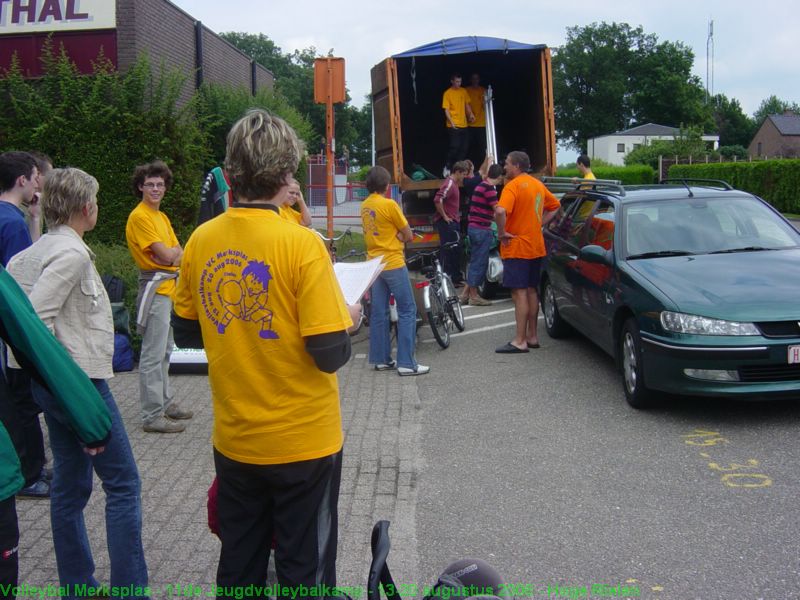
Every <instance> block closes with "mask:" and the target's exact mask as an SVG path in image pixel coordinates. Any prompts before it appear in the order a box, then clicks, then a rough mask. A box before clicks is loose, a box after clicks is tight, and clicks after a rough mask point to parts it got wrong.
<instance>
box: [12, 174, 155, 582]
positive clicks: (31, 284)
mask: <svg viewBox="0 0 800 600" xmlns="http://www.w3.org/2000/svg"><path fill="white" fill-rule="evenodd" d="M97 192H98V184H97V180H96V179H95V178H94V177H92V176H91V175H89V174H87V173H85V172H83V171H81V170H79V169H54V170H53V171H51V172H50V174H49V175H48V176H47V178H46V179H45V182H44V188H43V191H42V200H41V202H42V210H43V213H44V218H45V222H46V223H47V226H48V231H47V233H46V234H45V235H43V236H42V237H41V238H39V240H38V241H36V242H35V243H34V244H33V245H32V246H31V247H30V248H28V249H26V250H23V251H22V252H20V253H19V254H17V255H16V256H15V257H14V258H13V259H12V260H11V262H10V263H9V265H8V271H9V273H10V274H11V275H12V276H13V277H14V278H15V279H16V280H17V282H18V283H19V284H20V286H21V287H22V289H23V290H25V292H26V293H27V294H28V296H29V297H30V300H31V304H32V305H33V307H34V309H35V310H36V313H37V314H38V315H39V317H40V318H41V319H42V321H44V323H45V325H47V327H48V328H49V329H50V330H51V331H52V332H53V333H54V334H55V336H56V338H57V339H58V340H59V342H61V344H62V345H63V346H64V347H65V348H66V349H67V351H68V352H69V354H70V355H71V356H72V358H73V359H74V360H75V362H76V363H77V364H78V365H79V366H80V367H81V368H82V369H83V370H84V371H85V372H86V374H87V375H88V376H89V378H90V379H91V380H92V383H93V384H94V386H95V387H96V388H97V391H98V392H99V393H100V396H101V397H102V398H103V400H104V401H105V403H106V406H107V408H108V410H109V412H110V414H111V421H112V424H111V435H110V438H109V440H108V442H107V443H106V444H105V449H104V450H102V451H100V452H98V451H96V450H91V451H87V450H86V449H84V448H83V446H82V443H81V441H80V439H79V438H78V436H77V435H76V434H75V432H74V427H73V426H72V424H71V422H70V421H69V420H68V419H67V418H66V417H65V415H64V413H63V411H62V410H61V409H60V408H59V406H58V404H57V402H56V401H55V400H54V398H53V396H52V395H51V393H50V391H49V390H48V389H47V388H45V387H43V386H42V385H40V384H39V383H37V382H36V381H34V382H33V384H32V392H33V396H34V398H35V399H36V401H37V403H38V404H39V405H40V406H41V407H42V408H43V409H44V414H45V420H46V421H47V428H48V430H49V435H50V448H51V450H52V452H53V464H54V472H53V482H52V487H51V495H50V517H51V525H52V529H53V545H54V546H55V553H56V564H57V566H58V574H59V580H60V582H61V586H63V587H66V589H67V590H73V591H74V590H77V589H78V588H77V586H78V585H81V584H83V585H88V586H91V587H97V586H98V585H99V584H98V582H97V580H96V579H95V577H94V560H93V558H92V551H91V548H90V547H89V539H88V536H87V533H86V526H85V523H84V519H83V509H84V507H85V506H86V504H87V502H88V501H89V497H90V495H91V493H92V472H93V471H94V472H95V473H97V475H98V477H99V478H100V481H101V482H102V484H103V490H104V491H105V494H106V535H107V538H108V553H109V558H110V562H111V582H110V584H111V586H112V587H116V586H120V587H119V588H118V589H123V587H121V586H126V588H127V589H130V590H131V593H132V595H133V596H134V597H146V596H147V593H146V590H145V588H146V587H147V565H146V563H145V559H144V550H143V548H142V509H141V499H140V487H141V486H140V481H139V474H138V472H137V469H136V463H135V461H134V458H133V453H132V451H131V447H130V443H129V442H128V435H127V433H126V431H125V427H124V425H123V422H122V418H121V417H120V414H119V410H118V408H117V405H116V402H115V401H114V397H113V396H112V394H111V390H110V389H109V387H108V383H107V380H108V379H110V378H111V377H113V371H112V368H111V361H112V356H113V354H114V322H113V319H112V316H111V303H110V302H109V300H108V295H107V294H106V291H105V288H104V287H103V282H102V281H101V279H100V275H99V274H98V272H97V269H96V268H95V266H94V253H93V252H92V251H91V249H90V248H89V247H88V246H87V245H86V244H85V243H84V241H83V235H84V234H85V233H86V232H87V231H91V230H92V229H94V227H95V224H96V223H97V216H98V207H97ZM65 597H66V598H73V597H75V595H74V594H69V593H68V594H67V595H66V596H65Z"/></svg>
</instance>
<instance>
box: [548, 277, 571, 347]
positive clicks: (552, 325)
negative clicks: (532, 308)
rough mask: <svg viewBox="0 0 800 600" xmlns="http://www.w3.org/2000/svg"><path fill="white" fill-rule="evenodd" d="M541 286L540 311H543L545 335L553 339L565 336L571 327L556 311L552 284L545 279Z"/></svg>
mask: <svg viewBox="0 0 800 600" xmlns="http://www.w3.org/2000/svg"><path fill="white" fill-rule="evenodd" d="M542 288H543V289H542V312H543V313H544V326H545V328H546V329H547V335H549V336H550V337H551V338H553V339H557V338H562V337H565V336H567V335H568V334H569V332H570V329H571V328H570V326H569V324H568V323H567V322H566V321H564V319H562V318H561V315H560V314H559V312H558V306H557V305H556V295H555V293H554V292H553V286H552V285H550V282H549V281H545V282H544V285H543V286H542Z"/></svg>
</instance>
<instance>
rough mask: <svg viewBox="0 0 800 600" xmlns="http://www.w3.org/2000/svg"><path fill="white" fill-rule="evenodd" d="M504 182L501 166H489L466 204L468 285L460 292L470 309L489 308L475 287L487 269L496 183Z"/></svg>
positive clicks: (489, 304)
mask: <svg viewBox="0 0 800 600" xmlns="http://www.w3.org/2000/svg"><path fill="white" fill-rule="evenodd" d="M502 180H503V167H501V166H500V165H492V166H491V167H489V169H488V171H487V173H486V177H485V178H484V179H483V181H482V182H481V183H479V184H478V185H477V186H476V187H475V192H474V193H473V194H472V199H471V200H470V204H469V229H468V230H467V235H468V236H469V249H470V257H469V266H468V267H467V285H466V286H465V287H464V291H463V292H462V293H461V297H460V298H459V300H460V301H461V304H471V305H472V306H491V305H492V303H491V302H490V301H489V300H484V299H483V298H481V297H480V296H479V295H478V286H480V284H481V283H482V282H483V279H484V278H485V277H486V269H487V268H488V266H489V251H490V250H491V249H492V245H493V242H494V232H493V231H492V223H493V222H494V207H495V206H497V188H496V186H497V184H498V183H500V182H501V181H502Z"/></svg>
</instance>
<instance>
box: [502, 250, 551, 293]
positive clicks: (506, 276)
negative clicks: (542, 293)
mask: <svg viewBox="0 0 800 600" xmlns="http://www.w3.org/2000/svg"><path fill="white" fill-rule="evenodd" d="M541 277H542V257H539V258H504V259H503V287H507V288H509V289H512V290H520V289H525V288H538V287H539V280H540V279H541Z"/></svg>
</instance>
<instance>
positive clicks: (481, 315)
mask: <svg viewBox="0 0 800 600" xmlns="http://www.w3.org/2000/svg"><path fill="white" fill-rule="evenodd" d="M510 312H514V309H513V308H506V309H504V310H492V311H490V312H485V313H481V314H479V315H472V316H470V317H464V320H465V321H469V320H470V319H482V318H483V317H491V316H492V315H502V314H505V313H510Z"/></svg>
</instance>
